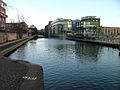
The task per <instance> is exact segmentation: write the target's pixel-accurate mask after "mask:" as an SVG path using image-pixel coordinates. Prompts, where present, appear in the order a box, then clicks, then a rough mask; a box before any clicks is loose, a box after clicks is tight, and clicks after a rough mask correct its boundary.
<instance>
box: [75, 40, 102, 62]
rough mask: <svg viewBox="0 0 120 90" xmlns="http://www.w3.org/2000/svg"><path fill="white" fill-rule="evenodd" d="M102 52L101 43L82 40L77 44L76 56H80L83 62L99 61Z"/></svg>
mask: <svg viewBox="0 0 120 90" xmlns="http://www.w3.org/2000/svg"><path fill="white" fill-rule="evenodd" d="M101 52H102V46H99V45H95V44H89V43H80V42H76V44H75V55H76V58H79V59H80V61H82V62H97V61H98V58H99V57H100V54H101ZM83 60H84V61H83Z"/></svg>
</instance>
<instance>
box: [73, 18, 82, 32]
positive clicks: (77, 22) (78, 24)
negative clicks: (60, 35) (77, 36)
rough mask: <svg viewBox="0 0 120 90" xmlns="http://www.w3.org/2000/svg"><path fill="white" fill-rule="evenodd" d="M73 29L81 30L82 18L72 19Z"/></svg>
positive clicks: (75, 30) (74, 30)
mask: <svg viewBox="0 0 120 90" xmlns="http://www.w3.org/2000/svg"><path fill="white" fill-rule="evenodd" d="M72 31H73V32H75V33H79V32H80V20H79V19H76V20H72Z"/></svg>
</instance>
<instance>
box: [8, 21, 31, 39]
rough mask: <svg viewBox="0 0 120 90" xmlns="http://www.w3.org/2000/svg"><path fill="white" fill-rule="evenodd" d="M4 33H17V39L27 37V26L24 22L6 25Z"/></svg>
mask: <svg viewBox="0 0 120 90" xmlns="http://www.w3.org/2000/svg"><path fill="white" fill-rule="evenodd" d="M6 31H8V32H14V33H17V38H18V39H20V38H24V37H27V36H28V32H29V30H28V25H27V24H26V23H25V22H19V23H6Z"/></svg>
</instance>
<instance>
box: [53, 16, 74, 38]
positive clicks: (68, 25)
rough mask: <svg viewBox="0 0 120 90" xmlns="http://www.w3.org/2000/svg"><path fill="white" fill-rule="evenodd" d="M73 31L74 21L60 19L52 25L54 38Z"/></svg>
mask: <svg viewBox="0 0 120 90" xmlns="http://www.w3.org/2000/svg"><path fill="white" fill-rule="evenodd" d="M71 30H72V20H71V19H63V18H58V19H56V20H55V21H53V22H52V23H51V34H52V36H63V37H64V36H65V35H66V32H67V31H71Z"/></svg>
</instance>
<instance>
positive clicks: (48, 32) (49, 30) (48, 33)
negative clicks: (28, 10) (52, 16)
mask: <svg viewBox="0 0 120 90" xmlns="http://www.w3.org/2000/svg"><path fill="white" fill-rule="evenodd" d="M53 35H54V33H53V32H52V21H49V23H48V25H46V26H45V29H44V36H45V37H46V38H48V37H52V36H53Z"/></svg>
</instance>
